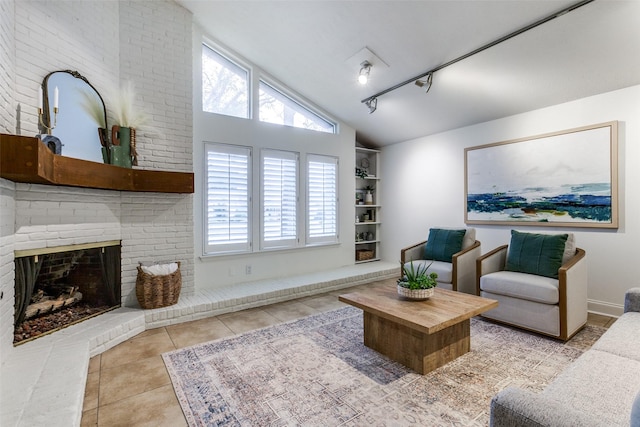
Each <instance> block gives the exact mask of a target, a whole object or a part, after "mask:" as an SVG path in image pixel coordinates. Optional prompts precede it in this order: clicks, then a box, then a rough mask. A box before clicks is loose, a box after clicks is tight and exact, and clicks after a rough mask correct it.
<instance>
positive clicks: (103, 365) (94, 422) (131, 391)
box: [81, 279, 615, 427]
mask: <svg viewBox="0 0 640 427" xmlns="http://www.w3.org/2000/svg"><path fill="white" fill-rule="evenodd" d="M393 280H394V279H387V280H383V281H378V282H373V283H371V284H367V285H360V286H355V287H353V288H349V289H341V290H337V291H334V292H329V293H326V294H321V295H315V296H310V297H305V298H300V299H296V300H292V301H287V302H282V303H278V304H272V305H268V306H264V307H260V308H253V309H248V310H243V311H238V312H235V313H229V314H224V315H220V316H217V317H211V318H208V319H202V320H196V321H192V322H187V323H181V324H178V325H172V326H166V327H162V328H157V329H151V330H147V331H145V332H143V333H141V334H139V335H137V336H135V337H133V338H131V339H129V340H128V341H125V342H123V343H122V344H119V345H117V346H116V347H113V348H111V349H110V350H107V351H105V352H104V353H102V354H100V355H98V356H95V357H93V358H92V359H91V360H90V362H89V372H88V377H87V385H86V391H85V398H84V407H83V413H82V424H81V425H82V426H110V427H111V426H136V427H137V426H154V427H157V426H171V427H178V426H186V425H187V423H186V420H185V418H184V416H183V414H182V410H181V409H180V405H179V403H178V400H177V399H176V396H175V394H174V392H173V386H172V385H171V380H170V379H169V374H168V373H167V370H166V369H165V366H164V362H163V360H162V357H161V354H162V353H165V352H167V351H172V350H175V349H179V348H183V347H188V346H190V345H194V344H198V343H202V342H206V341H211V340H215V339H218V338H223V337H228V336H231V335H236V334H241V333H243V332H247V331H250V330H253V329H258V328H263V327H266V326H270V325H274V324H277V323H281V322H286V321H291V320H295V319H298V318H301V317H304V316H308V315H310V314H315V313H321V312H324V311H329V310H333V309H336V308H340V307H343V306H345V304H344V303H341V302H340V301H338V295H340V294H343V293H346V292H349V291H350V290H354V289H357V288H358V287H362V286H368V287H371V286H380V285H383V284H385V283H389V282H390V281H393ZM614 321H615V318H612V317H608V316H603V315H597V314H589V319H588V323H589V324H593V325H597V326H603V327H609V326H610V325H611V324H612V323H613V322H614Z"/></svg>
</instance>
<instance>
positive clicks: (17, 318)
mask: <svg viewBox="0 0 640 427" xmlns="http://www.w3.org/2000/svg"><path fill="white" fill-rule="evenodd" d="M120 251H121V244H120V241H109V242H100V243H92V244H83V245H72V246H62V247H55V248H44V249H35V250H24V251H16V253H15V306H14V340H13V343H14V345H18V344H22V343H24V342H27V341H31V340H33V339H35V338H38V337H40V336H42V335H44V334H48V333H51V332H54V331H57V330H59V329H62V328H64V327H67V326H70V325H73V324H75V323H78V322H81V321H83V320H86V319H88V318H90V317H94V316H97V315H99V314H102V313H105V312H107V311H109V310H112V309H114V308H118V307H120V300H121V298H120V288H121V286H120V277H121V261H120Z"/></svg>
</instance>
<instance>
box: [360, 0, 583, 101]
mask: <svg viewBox="0 0 640 427" xmlns="http://www.w3.org/2000/svg"><path fill="white" fill-rule="evenodd" d="M593 1H595V0H580V1H578V2H576V3H574V4H571V5H569V6H567V7H565V8H564V9H562V10H560V11H558V12H554V13H552V14H551V15H549V16H546V17H544V18H542V19H539V20H537V21H535V22H534V23H532V24H529V25H527V26H525V27H522V28H520V29H519V30H516V31H513V32H511V33H509V34H507V35H506V36H502V37H500V38H499V39H497V40H494V41H492V42H490V43H487V44H485V45H483V46H480V47H479V48H477V49H475V50H472V51H471V52H469V53H466V54H464V55H462V56H459V57H457V58H455V59H452V60H451V61H449V62H446V63H444V64H442V65H439V66H437V67H435V68H432V69H430V70H429V71H426V72H424V73H422V74H420V75H418V76H415V77H412V78H410V79H408V80H405V81H403V82H401V83H398V84H397V85H395V86H391V87H390V88H387V89H385V90H382V91H380V92H378V93H375V94H373V95H371V96H370V97H368V98H365V99H363V100H362V101H360V102H362V103H363V104H365V105H366V106H367V107H368V108H369V114H371V113H373V112H374V111H376V107H377V104H378V97H379V96H382V95H384V94H386V93H389V92H391V91H394V90H396V89H398V88H401V87H402V86H404V85H408V84H409V83H411V82H413V83H415V84H416V85H417V86H419V87H421V88H424V90H425V92H429V89H431V83H432V82H433V73H435V72H436V71H440V70H442V69H443V68H445V67H448V66H450V65H453V64H455V63H456V62H459V61H462V60H463V59H467V58H469V57H470V56H473V55H476V54H478V53H480V52H482V51H484V50H487V49H489V48H491V47H493V46H496V45H498V44H500V43H502V42H504V41H506V40H509V39H511V38H513V37H516V36H518V35H520V34H522V33H524V32H527V31H529V30H531V29H533V28H536V27H538V26H540V25H542V24H545V23H547V22H549V21H551V20H553V19H556V18H558V17H560V16H562V15H564V14H566V13H569V12H572V11H574V10H576V9H578V8H579V7H582V6H584V5H586V4H589V3H591V2H593ZM360 65H361V66H362V68H360V75H359V76H358V80H359V81H360V82H361V83H362V80H360V79H361V78H363V72H365V73H366V76H365V77H368V76H369V70H370V69H371V63H369V61H364V62H363V63H362V64H360ZM365 65H366V67H365ZM425 77H426V80H421V79H424V78H425Z"/></svg>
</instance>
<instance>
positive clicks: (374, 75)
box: [178, 0, 640, 147]
mask: <svg viewBox="0 0 640 427" xmlns="http://www.w3.org/2000/svg"><path fill="white" fill-rule="evenodd" d="M178 3H179V4H181V5H182V6H183V7H185V8H186V9H188V10H190V11H191V12H193V15H194V19H195V21H196V22H197V23H198V24H199V25H200V26H201V27H202V28H203V30H204V32H205V33H206V34H208V35H209V36H211V37H212V38H213V39H215V40H216V41H218V42H220V43H222V44H223V45H225V46H227V47H228V48H230V49H231V50H233V51H234V52H236V53H237V54H239V55H241V56H242V57H244V58H246V59H247V60H249V61H250V62H252V63H254V64H256V65H257V66H258V67H259V68H261V69H262V70H264V71H265V72H266V73H268V74H269V75H271V76H272V77H274V78H275V79H277V80H279V81H280V82H282V83H284V84H286V85H287V86H288V87H290V88H291V89H293V90H294V91H296V92H297V93H299V94H300V95H302V96H303V97H305V98H306V99H307V100H308V101H310V102H311V103H313V104H314V105H316V106H318V107H320V108H321V109H322V110H324V111H325V112H326V113H327V114H328V115H329V116H331V117H334V118H336V119H338V120H341V121H343V122H345V123H347V124H348V125H349V126H351V127H353V128H354V129H356V135H357V139H358V141H359V142H361V143H363V144H365V145H368V146H373V147H381V146H384V145H388V144H393V143H397V142H401V141H406V140H409V139H413V138H417V137H421V136H425V135H431V134H435V133H439V132H443V131H447V130H451V129H456V128H459V127H463V126H468V125H472V124H475V123H481V122H484V121H488V120H493V119H497V118H501V117H506V116H510V115H513V114H518V113H522V112H526V111H530V110H534V109H537V108H542V107H545V106H550V105H555V104H559V103H563V102H567V101H571V100H574V99H579V98H584V97H587V96H591V95H595V94H599V93H604V92H608V91H612V90H616V89H621V88H625V87H629V86H633V85H637V84H640V1H637V0H625V1H622V0H595V1H593V2H591V3H588V4H586V5H584V6H581V7H579V8H577V9H575V10H573V11H571V12H569V13H566V14H564V15H562V16H559V17H557V18H555V19H553V20H550V21H549V22H546V23H544V24H542V25H540V26H538V27H535V28H533V29H531V30H529V31H527V32H525V33H523V34H520V35H517V36H515V37H513V38H510V39H509V40H506V41H504V42H502V43H500V44H498V45H496V46H493V47H491V48H489V49H487V50H484V51H482V52H480V53H478V54H476V55H473V56H471V57H469V58H466V59H464V60H461V61H459V62H456V63H455V64H453V65H450V66H448V67H445V68H443V69H441V70H439V71H437V72H436V73H434V76H433V86H432V87H431V90H430V91H429V93H426V94H425V92H424V91H423V90H421V89H420V88H419V87H417V86H416V85H414V84H413V83H410V84H407V85H406V86H403V87H401V88H399V89H397V90H393V91H391V92H389V93H387V94H385V95H382V96H380V97H379V98H378V104H377V110H376V111H375V112H374V113H372V114H369V110H368V109H367V108H366V106H365V105H364V104H362V103H361V100H362V99H364V98H367V97H369V96H371V95H374V94H375V93H377V92H380V91H382V90H384V89H387V88H389V87H391V86H394V85H396V84H398V83H400V82H403V81H405V80H408V79H410V78H412V77H415V76H418V75H420V74H422V73H424V72H427V71H429V70H432V69H434V68H436V67H438V66H440V65H442V64H445V63H448V62H449V61H451V60H453V59H456V58H458V57H460V56H462V55H465V54H467V53H469V52H472V51H474V50H475V49H477V48H479V47H481V46H483V45H486V44H488V43H490V42H493V41H495V40H497V39H500V38H501V37H503V36H505V35H507V34H510V33H512V32H514V31H516V30H519V29H521V28H523V27H526V26H527V25H530V24H532V23H534V22H536V21H538V20H540V19H542V18H545V17H547V16H550V15H552V14H555V13H557V12H559V11H560V10H562V9H564V8H566V7H568V6H570V5H572V4H575V3H576V1H575V0H570V1H566V0H547V1H524V0H497V1H495V0H482V1H480V0H471V1H458V0H443V1H432V0H428V1H372V0H369V1H367V0H360V1H338V0H333V1H328V0H327V1H311V0H298V1H203V0H178ZM365 47H366V48H368V49H369V50H370V51H371V52H373V53H374V54H375V55H376V57H377V58H375V59H374V60H373V61H372V62H373V67H372V69H371V74H370V80H369V83H368V84H367V85H366V86H362V85H360V84H359V83H358V82H357V74H358V71H359V68H360V67H359V62H357V61H358V60H359V57H358V55H357V54H358V52H360V51H361V50H362V49H363V48H365ZM354 61H356V62H354ZM380 61H382V63H381V62H380Z"/></svg>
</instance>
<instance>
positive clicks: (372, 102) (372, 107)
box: [364, 98, 378, 114]
mask: <svg viewBox="0 0 640 427" xmlns="http://www.w3.org/2000/svg"><path fill="white" fill-rule="evenodd" d="M364 104H365V105H366V106H367V108H369V114H371V113H373V112H374V111H376V108H378V98H371V99H369V100H368V101H366V102H365V103H364Z"/></svg>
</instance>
